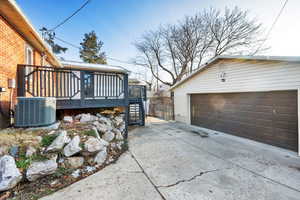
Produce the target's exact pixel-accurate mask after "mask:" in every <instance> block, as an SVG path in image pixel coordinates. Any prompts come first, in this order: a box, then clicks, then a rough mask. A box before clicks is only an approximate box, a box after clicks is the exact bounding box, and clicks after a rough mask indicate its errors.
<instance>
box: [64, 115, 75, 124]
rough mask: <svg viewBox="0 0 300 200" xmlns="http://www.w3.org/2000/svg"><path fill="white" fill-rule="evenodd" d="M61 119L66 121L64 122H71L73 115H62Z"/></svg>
mask: <svg viewBox="0 0 300 200" xmlns="http://www.w3.org/2000/svg"><path fill="white" fill-rule="evenodd" d="M63 121H64V122H66V123H72V122H73V117H72V116H64V119H63Z"/></svg>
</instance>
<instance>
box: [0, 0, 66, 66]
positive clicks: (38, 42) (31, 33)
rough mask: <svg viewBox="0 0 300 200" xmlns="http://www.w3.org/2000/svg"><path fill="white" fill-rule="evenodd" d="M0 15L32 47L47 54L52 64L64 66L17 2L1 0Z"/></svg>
mask: <svg viewBox="0 0 300 200" xmlns="http://www.w3.org/2000/svg"><path fill="white" fill-rule="evenodd" d="M0 14H1V16H3V17H4V18H5V19H6V20H7V21H8V23H9V24H10V25H11V26H13V27H14V29H15V30H16V31H17V32H18V33H19V34H20V35H22V37H23V38H24V39H25V40H26V41H27V42H28V43H29V44H30V45H31V46H32V47H34V48H35V49H36V50H38V51H39V52H40V53H45V55H47V57H48V60H49V61H50V62H51V63H50V64H52V65H54V66H60V67H61V66H62V65H61V63H60V62H59V60H58V58H57V57H56V56H55V55H54V54H53V52H52V50H51V49H50V48H49V47H48V45H47V44H46V43H45V41H44V40H43V39H42V38H41V36H40V34H39V33H38V32H37V31H36V30H35V28H34V27H33V25H32V24H31V22H30V21H29V19H28V18H27V17H26V16H25V14H24V13H23V12H22V10H21V8H20V7H19V6H18V5H17V3H16V1H15V0H1V5H0Z"/></svg>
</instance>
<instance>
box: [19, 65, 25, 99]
mask: <svg viewBox="0 0 300 200" xmlns="http://www.w3.org/2000/svg"><path fill="white" fill-rule="evenodd" d="M17 83H18V84H17V96H18V97H24V96H25V93H26V92H25V65H18V66H17Z"/></svg>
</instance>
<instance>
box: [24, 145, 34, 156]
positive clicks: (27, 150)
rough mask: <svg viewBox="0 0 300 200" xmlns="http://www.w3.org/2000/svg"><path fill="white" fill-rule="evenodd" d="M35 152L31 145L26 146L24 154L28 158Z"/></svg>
mask: <svg viewBox="0 0 300 200" xmlns="http://www.w3.org/2000/svg"><path fill="white" fill-rule="evenodd" d="M35 153H36V149H35V148H34V147H32V146H28V147H27V149H26V154H25V156H26V157H27V158H28V157H30V156H32V155H33V154H35Z"/></svg>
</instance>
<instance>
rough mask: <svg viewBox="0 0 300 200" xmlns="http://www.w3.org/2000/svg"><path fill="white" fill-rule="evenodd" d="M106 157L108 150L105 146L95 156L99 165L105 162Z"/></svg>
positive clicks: (95, 160)
mask: <svg viewBox="0 0 300 200" xmlns="http://www.w3.org/2000/svg"><path fill="white" fill-rule="evenodd" d="M106 157H107V151H106V148H105V149H103V150H102V151H100V152H99V153H98V154H97V155H96V156H95V159H94V162H95V163H97V164H98V165H102V164H103V163H104V162H105V160H106Z"/></svg>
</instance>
